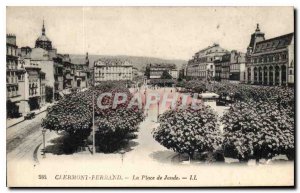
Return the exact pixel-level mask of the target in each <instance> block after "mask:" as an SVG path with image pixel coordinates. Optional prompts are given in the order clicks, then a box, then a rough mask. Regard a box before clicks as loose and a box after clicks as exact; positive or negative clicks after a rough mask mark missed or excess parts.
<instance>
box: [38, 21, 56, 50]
mask: <svg viewBox="0 0 300 193" xmlns="http://www.w3.org/2000/svg"><path fill="white" fill-rule="evenodd" d="M35 47H36V48H43V49H45V50H47V51H49V50H52V42H51V41H50V39H49V38H48V37H47V36H46V29H45V23H44V20H43V27H42V35H41V36H40V37H39V38H38V39H37V40H36V41H35Z"/></svg>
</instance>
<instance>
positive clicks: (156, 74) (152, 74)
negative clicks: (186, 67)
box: [146, 63, 178, 79]
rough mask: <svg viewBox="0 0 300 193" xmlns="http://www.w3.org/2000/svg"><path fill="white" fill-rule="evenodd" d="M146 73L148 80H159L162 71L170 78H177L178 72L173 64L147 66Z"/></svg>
mask: <svg viewBox="0 0 300 193" xmlns="http://www.w3.org/2000/svg"><path fill="white" fill-rule="evenodd" d="M146 71H147V78H148V79H160V78H161V76H162V74H163V72H164V71H167V72H168V73H169V74H170V75H171V76H172V78H174V79H175V78H178V71H177V69H176V65H175V64H163V63H161V64H148V65H147V66H146Z"/></svg>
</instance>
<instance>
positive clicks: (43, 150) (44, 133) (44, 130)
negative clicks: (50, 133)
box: [42, 128, 46, 158]
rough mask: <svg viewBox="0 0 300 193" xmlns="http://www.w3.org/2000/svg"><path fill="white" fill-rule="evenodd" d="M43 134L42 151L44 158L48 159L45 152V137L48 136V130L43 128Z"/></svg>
mask: <svg viewBox="0 0 300 193" xmlns="http://www.w3.org/2000/svg"><path fill="white" fill-rule="evenodd" d="M42 134H43V149H42V152H43V154H42V155H43V158H46V152H45V146H46V140H45V138H46V137H45V135H46V129H45V128H43V129H42Z"/></svg>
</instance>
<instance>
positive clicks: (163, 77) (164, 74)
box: [160, 70, 173, 79]
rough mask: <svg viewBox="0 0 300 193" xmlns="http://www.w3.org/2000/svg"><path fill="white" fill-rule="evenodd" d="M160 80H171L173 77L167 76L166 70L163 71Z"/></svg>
mask: <svg viewBox="0 0 300 193" xmlns="http://www.w3.org/2000/svg"><path fill="white" fill-rule="evenodd" d="M160 78H161V79H173V77H172V76H171V75H170V74H169V72H168V71H167V70H164V71H163V73H162V75H161V77H160Z"/></svg>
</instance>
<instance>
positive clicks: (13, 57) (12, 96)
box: [6, 34, 24, 118]
mask: <svg viewBox="0 0 300 193" xmlns="http://www.w3.org/2000/svg"><path fill="white" fill-rule="evenodd" d="M17 48H18V46H17V42H16V36H15V35H13V34H7V35H6V106H7V107H6V109H7V117H9V118H14V117H19V116H20V112H19V104H20V101H21V99H22V96H21V94H20V91H19V80H18V78H20V79H22V77H23V74H24V71H23V70H21V69H18V56H17Z"/></svg>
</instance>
